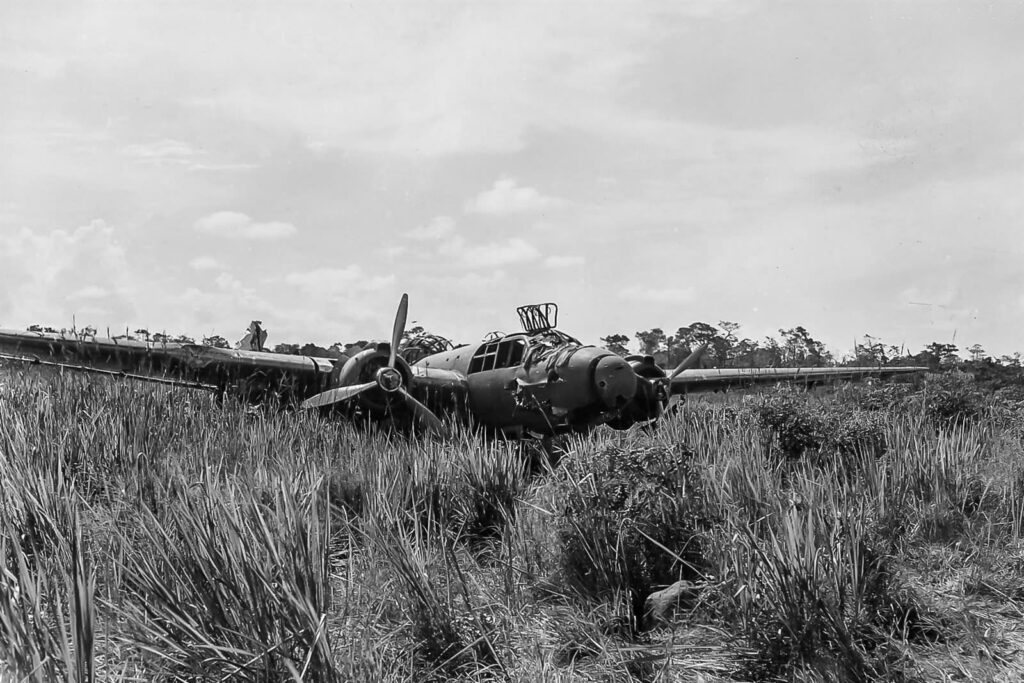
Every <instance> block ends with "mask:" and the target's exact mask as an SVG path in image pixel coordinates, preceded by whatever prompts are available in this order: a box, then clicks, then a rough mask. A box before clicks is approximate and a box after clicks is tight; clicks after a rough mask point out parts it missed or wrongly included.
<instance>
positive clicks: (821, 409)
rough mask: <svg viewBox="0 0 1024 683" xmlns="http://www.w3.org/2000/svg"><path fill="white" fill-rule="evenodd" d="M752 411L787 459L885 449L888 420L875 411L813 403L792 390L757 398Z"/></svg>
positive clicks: (873, 451)
mask: <svg viewBox="0 0 1024 683" xmlns="http://www.w3.org/2000/svg"><path fill="white" fill-rule="evenodd" d="M749 409H750V410H751V412H752V413H753V415H754V419H755V420H756V422H757V424H758V425H759V426H760V427H761V429H763V430H765V431H766V432H768V434H769V435H770V436H771V437H772V438H773V440H774V441H775V443H777V445H778V449H779V451H781V453H782V454H783V455H785V456H786V457H787V458H798V457H800V456H801V455H803V454H804V453H805V452H806V451H809V450H813V451H820V452H828V453H836V454H840V455H847V454H853V453H857V452H870V453H875V454H879V453H881V452H882V450H883V449H884V446H885V424H884V422H885V416H884V415H883V414H880V413H878V412H875V411H870V410H864V409H861V408H858V407H856V406H851V405H848V404H845V403H823V402H817V401H816V402H813V403H812V402H811V401H810V400H808V398H806V397H804V396H801V395H799V394H796V393H794V392H793V391H792V390H780V391H778V392H775V393H771V394H765V395H761V396H758V397H756V398H755V399H754V400H753V401H752V402H751V403H750V404H749Z"/></svg>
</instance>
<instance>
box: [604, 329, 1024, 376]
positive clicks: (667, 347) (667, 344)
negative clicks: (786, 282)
mask: <svg viewBox="0 0 1024 683" xmlns="http://www.w3.org/2000/svg"><path fill="white" fill-rule="evenodd" d="M739 329H740V325H739V323H735V322H730V321H727V320H722V321H720V322H719V323H718V325H717V326H716V325H711V324H709V323H706V322H694V323H691V324H690V325H688V326H686V327H680V328H678V329H677V330H676V331H675V333H673V334H668V333H666V332H665V331H664V330H663V329H661V328H660V327H654V328H651V329H649V330H643V331H638V332H636V333H635V335H634V338H635V339H636V342H637V351H636V353H639V354H641V355H649V356H654V357H655V359H656V360H658V361H659V362H660V364H662V365H664V366H666V367H674V366H676V365H678V364H679V363H680V362H682V361H683V359H685V358H686V357H687V356H689V355H690V353H692V352H693V350H694V349H696V348H697V347H699V346H700V345H701V344H705V343H706V344H707V345H708V348H707V350H706V351H705V352H704V355H703V357H702V364H703V365H704V367H715V368H754V367H779V368H787V367H788V368H792V367H826V366H835V365H873V366H901V365H902V366H907V365H919V366H925V367H928V368H930V369H932V370H941V369H944V368H949V367H955V366H959V365H961V364H963V363H970V364H975V365H979V364H980V365H985V364H989V365H998V366H1003V367H1011V368H1020V367H1021V354H1020V353H1019V352H1017V353H1014V354H1013V355H1007V356H1001V357H999V358H998V359H996V358H992V357H991V356H989V355H988V354H987V353H986V352H985V349H984V348H983V347H982V346H981V345H979V344H974V345H973V346H970V347H968V348H967V349H966V350H965V351H966V353H967V357H966V358H964V357H961V355H960V354H961V351H960V349H959V348H958V347H957V346H956V345H955V344H952V343H943V342H932V343H930V344H928V345H926V346H925V347H924V348H923V349H921V350H920V351H917V352H913V351H912V350H910V349H906V348H904V347H902V346H896V345H894V344H887V343H885V342H883V341H882V340H881V339H879V338H878V337H874V336H872V335H869V334H865V335H864V336H863V338H862V340H860V341H855V342H854V348H853V349H852V353H849V354H845V355H843V356H842V357H839V358H836V357H835V356H834V355H833V354H832V353H831V352H830V351H829V350H828V349H827V348H826V347H825V344H824V343H822V342H821V341H819V340H817V339H815V338H814V337H813V336H812V335H811V334H810V333H809V332H808V331H807V329H806V328H804V327H802V326H799V325H798V326H796V327H792V328H789V329H782V328H780V329H779V336H778V337H772V336H767V337H765V338H764V339H762V340H755V339H749V338H746V337H743V338H741V337H740V335H739V334H738V331H739ZM630 341H631V339H630V337H629V336H628V335H626V334H622V333H616V334H609V335H608V336H605V337H601V342H602V344H603V345H604V346H605V348H607V349H608V350H610V351H613V352H615V353H618V354H620V355H622V356H628V355H630V354H631V353H634V352H633V351H631V350H630V349H629V344H630Z"/></svg>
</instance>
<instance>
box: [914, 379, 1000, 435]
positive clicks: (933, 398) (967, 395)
mask: <svg viewBox="0 0 1024 683" xmlns="http://www.w3.org/2000/svg"><path fill="white" fill-rule="evenodd" d="M919 400H921V401H922V402H923V404H924V411H925V413H926V414H927V415H928V416H929V417H931V418H932V419H934V420H936V421H938V422H944V423H947V424H955V423H964V422H973V421H975V420H977V419H978V418H979V417H981V416H982V414H983V413H984V411H985V398H984V396H983V395H982V393H981V392H980V391H979V390H978V388H977V386H976V385H975V384H974V380H973V378H972V377H971V376H970V375H967V374H964V373H959V372H950V373H945V374H942V375H933V376H931V377H929V379H928V383H927V384H926V385H925V388H924V391H923V392H922V393H921V395H920V399H919Z"/></svg>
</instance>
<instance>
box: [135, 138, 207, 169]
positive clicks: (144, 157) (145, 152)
mask: <svg viewBox="0 0 1024 683" xmlns="http://www.w3.org/2000/svg"><path fill="white" fill-rule="evenodd" d="M121 153H122V154H124V155H125V156H128V157H132V158H133V159H135V161H136V162H138V163H140V164H155V165H158V166H159V165H162V164H186V163H191V162H192V161H193V159H194V158H195V157H197V156H200V155H202V154H205V152H202V151H199V150H196V149H195V148H193V147H192V146H191V145H189V144H188V143H187V142H182V141H181V140H172V139H170V138H164V139H163V140H157V141H156V142H149V143H143V144H136V145H128V146H126V147H123V148H122V149H121Z"/></svg>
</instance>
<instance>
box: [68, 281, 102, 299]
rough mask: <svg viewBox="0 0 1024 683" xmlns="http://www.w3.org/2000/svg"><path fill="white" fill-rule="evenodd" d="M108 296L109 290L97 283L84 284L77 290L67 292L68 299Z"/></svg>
mask: <svg viewBox="0 0 1024 683" xmlns="http://www.w3.org/2000/svg"><path fill="white" fill-rule="evenodd" d="M109 296H110V291H109V290H107V288H105V287H99V286H97V285H86V286H85V287H82V288H81V289H79V290H78V291H75V292H72V293H70V294H68V299H70V300H72V301H81V300H83V299H105V298H107V297H109Z"/></svg>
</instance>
